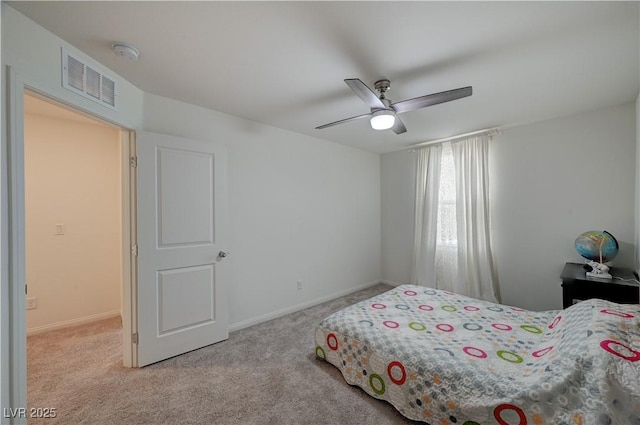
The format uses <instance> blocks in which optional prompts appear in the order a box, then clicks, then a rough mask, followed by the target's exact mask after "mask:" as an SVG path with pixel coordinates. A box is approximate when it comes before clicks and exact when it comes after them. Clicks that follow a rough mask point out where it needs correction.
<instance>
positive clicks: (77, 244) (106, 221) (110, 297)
mask: <svg viewBox="0 0 640 425" xmlns="http://www.w3.org/2000/svg"><path fill="white" fill-rule="evenodd" d="M24 149H25V242H26V244H25V248H26V283H27V285H28V286H27V289H28V292H27V302H26V305H27V312H26V318H27V335H33V334H37V333H41V332H46V331H51V330H56V329H61V328H65V327H69V326H74V325H80V324H83V323H89V322H93V321H98V320H102V319H108V318H113V317H118V316H121V312H122V302H121V300H122V286H123V285H122V276H123V273H122V231H121V229H122V217H121V211H122V206H121V203H122V202H121V200H122V193H121V192H122V190H121V187H122V184H121V175H122V172H121V154H120V152H121V141H120V129H119V128H116V127H114V126H111V125H107V124H105V123H103V122H101V121H98V120H96V119H93V118H90V117H87V116H85V115H82V114H80V113H77V112H74V111H72V110H70V109H68V108H65V107H62V106H59V105H56V104H54V103H52V102H51V101H49V100H44V99H42V98H40V97H38V96H35V95H32V94H30V93H25V96H24Z"/></svg>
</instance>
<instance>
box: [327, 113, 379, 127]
mask: <svg viewBox="0 0 640 425" xmlns="http://www.w3.org/2000/svg"><path fill="white" fill-rule="evenodd" d="M369 115H371V114H363V115H358V116H355V117H351V118H345V119H343V120H340V121H334V122H330V123H329V124H324V125H320V126H318V127H316V130H322V129H323V128H327V127H332V126H334V125H338V124H344V123H345V122H349V121H355V120H359V119H360V118H366V117H368V116H369Z"/></svg>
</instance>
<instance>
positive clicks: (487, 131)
mask: <svg viewBox="0 0 640 425" xmlns="http://www.w3.org/2000/svg"><path fill="white" fill-rule="evenodd" d="M480 134H486V135H488V136H497V135H498V134H502V129H501V128H500V127H493V128H485V129H482V130H477V131H471V132H469V133H464V134H458V135H457V136H450V137H444V138H442V139H435V140H429V141H426V142H421V143H417V144H415V145H411V146H409V147H408V148H407V149H408V150H409V151H410V152H411V151H414V150H415V149H416V148H420V147H422V146H428V145H437V144H439V143H444V142H450V141H452V140H457V139H462V138H465V137H469V136H477V135H480Z"/></svg>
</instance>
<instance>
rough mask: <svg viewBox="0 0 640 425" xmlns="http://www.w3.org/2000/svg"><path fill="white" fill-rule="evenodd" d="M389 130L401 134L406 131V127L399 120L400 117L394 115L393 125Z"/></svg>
mask: <svg viewBox="0 0 640 425" xmlns="http://www.w3.org/2000/svg"><path fill="white" fill-rule="evenodd" d="M391 130H392V131H393V132H394V133H396V134H402V133H406V132H407V127H405V126H404V123H403V122H402V121H401V120H400V117H399V116H397V115H396V122H394V123H393V127H391Z"/></svg>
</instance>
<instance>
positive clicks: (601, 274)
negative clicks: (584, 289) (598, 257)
mask: <svg viewBox="0 0 640 425" xmlns="http://www.w3.org/2000/svg"><path fill="white" fill-rule="evenodd" d="M587 264H588V265H589V266H590V267H591V271H590V272H586V273H585V274H586V275H587V277H593V278H596V279H611V275H610V274H609V267H607V266H606V265H604V264H602V263H597V262H595V261H587Z"/></svg>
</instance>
